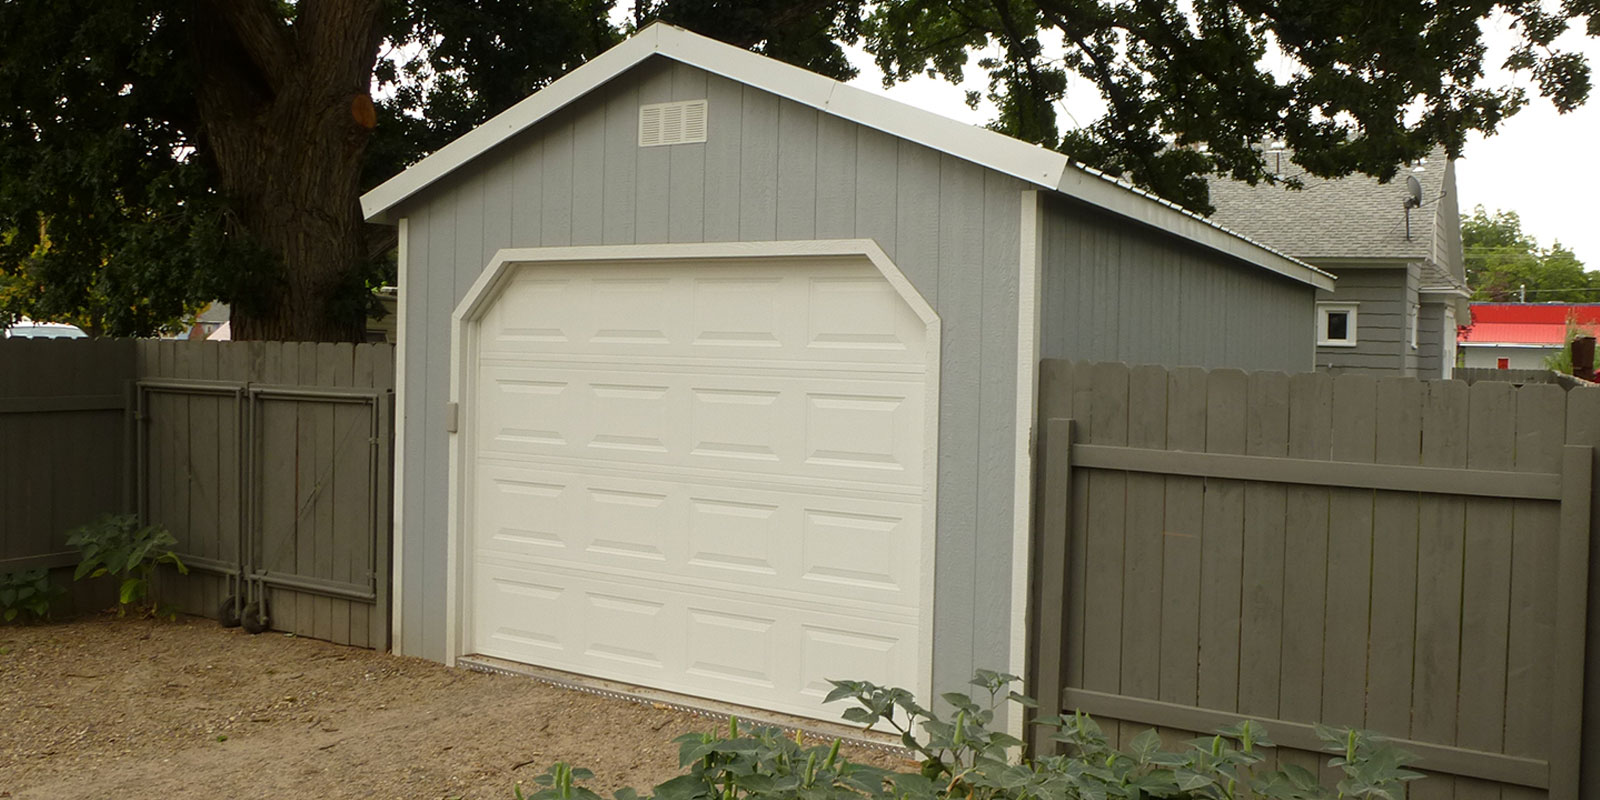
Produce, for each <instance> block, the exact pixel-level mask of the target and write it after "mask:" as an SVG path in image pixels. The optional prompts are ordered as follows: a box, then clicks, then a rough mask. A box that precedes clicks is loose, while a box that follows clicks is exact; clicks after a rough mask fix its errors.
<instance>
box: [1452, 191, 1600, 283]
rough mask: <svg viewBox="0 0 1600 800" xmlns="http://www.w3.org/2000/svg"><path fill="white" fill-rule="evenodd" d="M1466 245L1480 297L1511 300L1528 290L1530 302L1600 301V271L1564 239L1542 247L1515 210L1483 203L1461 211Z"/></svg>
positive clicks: (1469, 270) (1471, 280) (1469, 273)
mask: <svg viewBox="0 0 1600 800" xmlns="http://www.w3.org/2000/svg"><path fill="white" fill-rule="evenodd" d="M1461 246H1462V249H1463V251H1464V253H1465V255H1466V262H1467V286H1469V287H1471V289H1472V296H1473V298H1474V299H1477V300H1487V301H1492V302H1498V303H1507V302H1515V301H1518V300H1520V299H1522V298H1523V297H1524V293H1525V295H1526V299H1527V300H1528V301H1529V302H1561V303H1593V302H1600V273H1595V272H1589V271H1587V270H1585V269H1584V266H1583V262H1582V261H1579V260H1578V257H1577V256H1575V255H1573V253H1572V251H1571V250H1568V249H1567V248H1565V247H1562V246H1561V242H1559V241H1558V242H1555V243H1554V244H1552V245H1551V246H1550V247H1547V248H1546V247H1540V246H1539V243H1538V242H1537V241H1535V240H1534V238H1533V237H1532V236H1530V235H1528V234H1527V233H1524V232H1523V230H1522V219H1521V218H1520V217H1518V216H1517V212H1515V211H1496V212H1495V213H1494V214H1489V213H1488V212H1486V211H1484V209H1483V206H1478V207H1477V208H1475V209H1473V212H1472V213H1471V214H1463V215H1461Z"/></svg>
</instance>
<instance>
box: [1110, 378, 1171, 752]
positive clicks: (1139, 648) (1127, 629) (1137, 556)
mask: <svg viewBox="0 0 1600 800" xmlns="http://www.w3.org/2000/svg"><path fill="white" fill-rule="evenodd" d="M1127 444H1128V445H1130V446H1133V447H1152V448H1164V447H1166V444H1167V371H1166V370H1165V369H1162V368H1160V367H1134V368H1133V369H1132V370H1131V371H1130V372H1129V374H1128V438H1127ZM1126 481H1127V498H1126V503H1125V509H1126V510H1125V511H1124V512H1123V513H1124V516H1125V519H1126V526H1127V537H1126V538H1127V541H1126V544H1125V547H1124V549H1125V553H1126V555H1125V557H1126V559H1127V561H1126V579H1125V580H1124V581H1123V585H1122V635H1121V637H1120V642H1121V646H1122V665H1121V666H1122V675H1121V689H1120V690H1121V691H1122V692H1124V693H1127V694H1134V695H1138V696H1140V697H1155V696H1156V695H1157V692H1158V691H1159V689H1160V683H1161V639H1160V637H1158V636H1151V635H1150V632H1151V631H1157V630H1160V628H1161V602H1162V599H1161V589H1162V574H1161V573H1162V564H1161V559H1162V557H1161V553H1162V542H1163V539H1164V538H1165V537H1164V535H1163V526H1162V521H1163V516H1164V514H1165V511H1166V502H1165V500H1166V498H1165V495H1166V487H1165V484H1164V480H1163V478H1162V477H1161V476H1160V475H1146V474H1129V475H1128V476H1127V477H1126ZM1124 727H1125V728H1126V727H1128V726H1124ZM1134 733H1135V734H1137V733H1138V731H1137V730H1135V731H1134Z"/></svg>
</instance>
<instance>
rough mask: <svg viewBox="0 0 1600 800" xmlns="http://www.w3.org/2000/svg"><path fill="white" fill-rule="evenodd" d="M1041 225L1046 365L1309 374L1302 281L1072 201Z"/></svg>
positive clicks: (1058, 203)
mask: <svg viewBox="0 0 1600 800" xmlns="http://www.w3.org/2000/svg"><path fill="white" fill-rule="evenodd" d="M1042 224H1043V273H1044V274H1043V277H1042V291H1043V293H1044V295H1043V307H1042V311H1041V321H1040V324H1041V326H1042V328H1041V350H1042V352H1041V354H1040V355H1041V357H1043V358H1074V359H1078V358H1081V359H1090V360H1098V361H1122V362H1126V363H1129V364H1162V365H1168V366H1199V367H1238V368H1242V369H1272V370H1284V371H1288V372H1304V371H1307V370H1309V369H1311V367H1312V358H1313V351H1314V349H1315V319H1314V316H1313V313H1314V302H1315V301H1314V300H1313V293H1312V290H1311V289H1309V288H1308V287H1306V286H1305V285H1304V284H1301V283H1299V282H1296V281H1292V280H1289V279H1288V278H1284V277H1281V276H1277V275H1273V274H1271V273H1267V272H1265V271H1263V270H1261V269H1260V268H1258V267H1254V266H1249V265H1245V264H1241V263H1239V262H1236V261H1234V260H1232V259H1229V258H1227V257H1225V256H1222V255H1218V254H1213V253H1210V252H1207V251H1202V250H1199V249H1197V248H1195V247H1194V246H1193V245H1189V244H1187V243H1186V242H1184V241H1183V240H1181V239H1178V238H1176V237H1173V236H1171V235H1168V234H1165V233H1161V232H1158V231H1154V230H1151V229H1149V228H1145V227H1143V226H1140V225H1137V224H1135V223H1131V222H1125V221H1122V220H1120V219H1118V218H1116V217H1113V216H1111V215H1109V214H1106V213H1104V212H1101V211H1098V210H1096V209H1093V208H1091V207H1088V206H1085V205H1083V204H1081V203H1076V202H1073V201H1070V200H1066V199H1063V198H1049V199H1047V201H1046V203H1045V211H1044V219H1043V221H1042ZM1363 313H1364V309H1363ZM1362 322H1363V323H1364V322H1365V318H1364V317H1363V319H1362Z"/></svg>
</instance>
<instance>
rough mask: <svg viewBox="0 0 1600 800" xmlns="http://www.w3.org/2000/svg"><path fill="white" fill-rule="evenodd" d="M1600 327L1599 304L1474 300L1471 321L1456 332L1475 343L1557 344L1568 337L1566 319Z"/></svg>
mask: <svg viewBox="0 0 1600 800" xmlns="http://www.w3.org/2000/svg"><path fill="white" fill-rule="evenodd" d="M1569 319H1570V320H1573V321H1574V322H1576V323H1578V324H1579V325H1582V326H1583V327H1585V328H1588V329H1590V330H1591V331H1600V304H1594V303H1585V304H1581V305H1579V304H1572V303H1473V304H1472V324H1471V325H1467V326H1465V327H1463V328H1461V329H1460V330H1459V331H1457V333H1456V339H1457V341H1460V342H1463V343H1466V342H1471V343H1474V344H1491V343H1494V344H1531V345H1550V346H1556V347H1558V346H1560V345H1562V344H1563V343H1565V342H1566V339H1567V320H1569Z"/></svg>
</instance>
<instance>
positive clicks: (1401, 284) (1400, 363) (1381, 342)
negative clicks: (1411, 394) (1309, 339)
mask: <svg viewBox="0 0 1600 800" xmlns="http://www.w3.org/2000/svg"><path fill="white" fill-rule="evenodd" d="M1327 269H1328V271H1329V272H1332V273H1334V274H1336V275H1338V276H1339V284H1338V286H1337V288H1336V290H1335V291H1334V292H1332V293H1329V292H1318V293H1317V299H1318V300H1324V301H1334V302H1339V303H1358V304H1359V308H1357V309H1356V346H1355V347H1318V348H1317V366H1318V367H1319V368H1330V369H1335V370H1339V371H1352V372H1373V373H1387V374H1412V373H1413V372H1414V371H1415V364H1414V362H1413V364H1412V368H1411V371H1409V372H1408V371H1407V362H1408V358H1407V356H1410V355H1411V352H1410V349H1411V345H1410V342H1409V341H1408V337H1409V336H1410V330H1409V328H1408V322H1407V320H1406V314H1407V308H1408V303H1412V302H1415V301H1416V297H1417V289H1416V281H1415V280H1414V279H1412V277H1411V274H1412V271H1413V269H1412V268H1407V267H1405V266H1404V265H1396V266H1394V267H1390V268H1370V267H1363V268H1344V269H1341V268H1338V267H1329V268H1327ZM1413 358H1414V357H1413Z"/></svg>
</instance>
